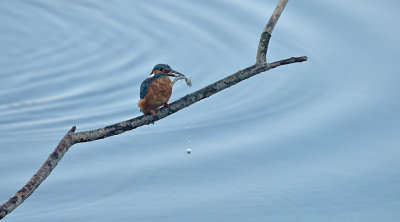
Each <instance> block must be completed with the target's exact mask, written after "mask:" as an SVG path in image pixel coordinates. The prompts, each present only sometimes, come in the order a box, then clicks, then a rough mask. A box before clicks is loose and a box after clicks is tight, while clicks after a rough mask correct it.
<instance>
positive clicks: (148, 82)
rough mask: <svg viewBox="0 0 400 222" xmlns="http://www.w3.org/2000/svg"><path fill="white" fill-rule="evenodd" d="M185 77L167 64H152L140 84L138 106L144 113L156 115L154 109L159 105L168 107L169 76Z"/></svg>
mask: <svg viewBox="0 0 400 222" xmlns="http://www.w3.org/2000/svg"><path fill="white" fill-rule="evenodd" d="M182 76H184V77H186V76H185V75H183V74H182V73H179V72H177V71H175V70H172V69H171V67H170V66H169V65H167V64H157V65H156V66H154V68H153V70H152V71H151V73H150V76H149V77H147V78H146V79H145V80H144V81H143V82H142V84H141V85H140V100H139V102H138V106H139V108H140V111H142V112H143V113H144V114H150V113H152V114H153V115H154V116H157V113H156V110H157V109H158V108H160V107H161V106H165V107H168V108H169V107H170V106H169V104H168V100H169V98H170V97H171V94H172V86H173V83H174V82H175V81H174V82H172V83H171V79H170V78H169V77H182Z"/></svg>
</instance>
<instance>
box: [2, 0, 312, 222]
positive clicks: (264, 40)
mask: <svg viewBox="0 0 400 222" xmlns="http://www.w3.org/2000/svg"><path fill="white" fill-rule="evenodd" d="M287 1H288V0H280V1H279V3H278V5H277V6H276V8H275V10H274V12H273V13H272V16H271V17H270V19H269V21H268V23H267V25H266V26H265V28H264V30H263V32H262V34H261V37H260V42H259V45H258V50H257V59H256V63H255V64H254V65H252V66H249V67H247V68H245V69H242V70H239V71H237V72H236V73H234V74H232V75H230V76H227V77H225V78H223V79H221V80H219V81H217V82H215V83H212V84H210V85H208V86H206V87H204V88H202V89H199V90H197V91H196V92H193V93H191V94H188V95H186V96H184V97H182V98H180V99H179V100H177V101H175V102H173V103H171V104H170V108H167V107H163V108H161V109H159V110H158V111H157V116H153V115H152V114H148V115H142V116H138V117H136V118H133V119H130V120H126V121H122V122H120V123H116V124H113V125H110V126H106V127H103V128H100V129H95V130H90V131H84V132H78V133H74V132H75V129H76V127H75V126H74V127H72V128H71V129H70V130H69V131H68V132H67V133H66V135H65V136H64V137H63V138H62V139H61V141H60V142H59V144H58V145H57V147H56V148H55V150H54V151H53V152H52V153H51V154H50V156H49V157H48V158H47V160H46V161H45V162H44V163H43V165H42V167H41V168H40V169H39V170H38V171H37V172H36V174H35V175H33V176H32V178H31V179H30V180H29V181H28V182H27V183H26V185H25V186H23V187H22V188H21V189H20V190H19V191H18V192H17V193H16V194H15V195H14V196H12V197H11V198H10V199H8V201H6V202H4V203H3V204H2V205H0V219H2V218H4V217H5V216H6V215H7V214H9V213H10V212H11V211H13V210H14V209H15V208H16V207H18V206H19V205H20V204H21V203H22V202H23V201H24V200H25V199H27V198H28V197H29V196H30V195H31V194H32V193H33V192H34V191H35V190H36V188H38V187H39V185H40V184H41V183H42V182H43V181H44V180H45V179H46V178H47V177H48V176H49V175H50V173H51V171H52V170H53V169H54V168H55V167H56V166H57V164H58V162H59V161H60V160H61V158H62V157H63V156H64V154H65V153H66V152H67V151H68V149H69V148H70V147H71V146H72V145H73V144H75V143H83V142H90V141H94V140H99V139H104V138H106V137H110V136H115V135H118V134H121V133H124V132H126V131H129V130H133V129H135V128H137V127H140V126H143V125H148V124H151V123H154V122H155V121H158V120H160V119H163V118H165V117H167V116H169V115H171V114H173V113H176V112H178V111H179V110H181V109H183V108H185V107H188V106H190V105H192V104H193V103H196V102H198V101H200V100H203V99H205V98H207V97H209V96H212V95H214V94H216V93H218V92H220V91H221V90H224V89H226V88H229V87H231V86H233V85H235V84H237V83H239V82H241V81H243V80H245V79H247V78H250V77H252V76H254V75H257V74H259V73H262V72H265V71H268V70H270V69H273V68H276V67H278V66H281V65H287V64H291V63H296V62H304V61H307V57H306V56H302V57H291V58H288V59H284V60H280V61H276V62H273V63H267V60H266V55H267V50H268V44H269V40H270V38H271V33H272V31H273V29H274V27H275V24H276V23H277V21H278V19H279V16H280V15H281V13H282V11H283V9H284V7H285V5H286V3H287Z"/></svg>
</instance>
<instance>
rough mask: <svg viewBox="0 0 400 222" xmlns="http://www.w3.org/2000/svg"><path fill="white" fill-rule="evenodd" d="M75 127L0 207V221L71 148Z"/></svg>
mask: <svg viewBox="0 0 400 222" xmlns="http://www.w3.org/2000/svg"><path fill="white" fill-rule="evenodd" d="M75 129H76V127H75V126H74V127H72V128H71V129H70V130H69V131H68V132H67V134H65V136H64V137H63V138H62V139H61V141H60V142H59V143H58V145H57V146H56V148H55V149H54V151H53V152H52V153H51V154H50V156H49V157H48V158H47V160H46V161H45V162H44V163H43V165H42V167H40V169H39V170H38V171H37V172H36V173H35V175H33V177H32V178H31V179H30V180H29V181H28V182H27V183H26V184H25V186H23V187H22V188H21V189H20V190H19V191H18V192H17V193H16V194H15V195H14V196H12V197H11V198H10V199H8V201H6V202H4V203H3V204H2V205H1V206H0V219H2V218H4V217H5V216H6V215H7V214H9V213H10V212H11V211H13V210H14V209H15V208H16V207H18V206H19V205H20V204H21V203H22V202H24V200H25V199H26V198H28V197H29V196H30V195H31V194H32V193H33V191H35V190H36V188H38V187H39V185H40V184H41V183H42V182H43V181H44V180H45V179H46V178H47V177H48V176H49V175H50V173H51V171H53V169H54V168H55V167H56V166H57V164H58V162H59V161H60V160H61V158H62V157H63V156H64V154H65V153H66V152H67V151H68V149H69V148H70V147H71V146H72V143H71V135H72V133H74V131H75Z"/></svg>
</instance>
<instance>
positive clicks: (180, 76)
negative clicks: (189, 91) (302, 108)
mask: <svg viewBox="0 0 400 222" xmlns="http://www.w3.org/2000/svg"><path fill="white" fill-rule="evenodd" d="M182 79H184V80H185V82H186V85H188V86H189V87H192V77H187V76H185V75H184V74H182V73H179V74H176V73H175V79H174V80H172V82H171V86H173V85H174V84H175V83H176V82H178V81H180V80H182Z"/></svg>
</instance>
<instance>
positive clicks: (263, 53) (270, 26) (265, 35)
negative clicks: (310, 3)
mask: <svg viewBox="0 0 400 222" xmlns="http://www.w3.org/2000/svg"><path fill="white" fill-rule="evenodd" d="M287 2H288V0H280V1H279V2H278V5H277V6H276V8H275V10H274V12H273V13H272V15H271V17H270V18H269V21H268V23H267V25H265V28H264V30H263V32H262V34H261V37H260V42H259V43H258V49H257V58H256V64H264V63H267V51H268V45H269V40H270V39H271V35H272V31H273V30H274V27H275V25H276V23H277V22H278V19H279V17H280V16H281V14H282V11H283V9H284V8H285V6H286V3H287Z"/></svg>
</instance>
